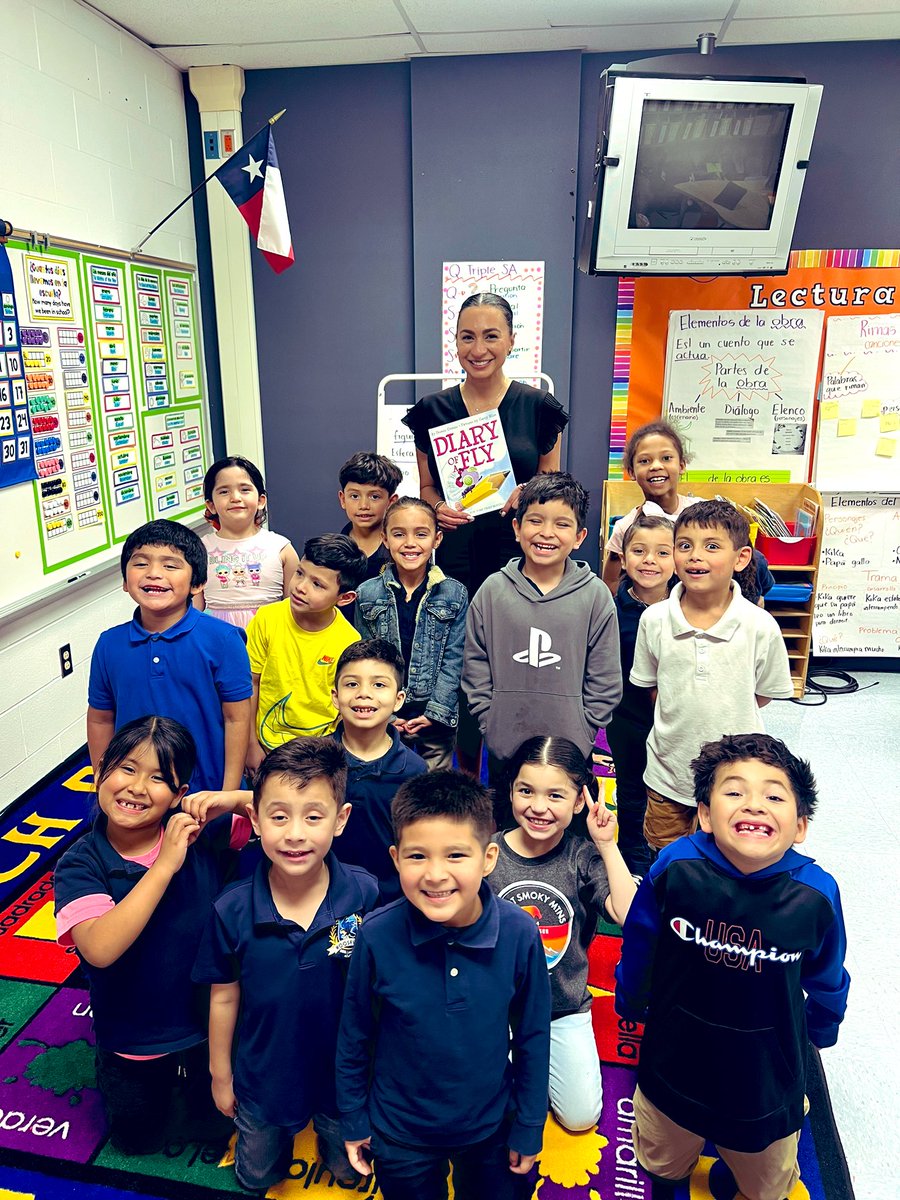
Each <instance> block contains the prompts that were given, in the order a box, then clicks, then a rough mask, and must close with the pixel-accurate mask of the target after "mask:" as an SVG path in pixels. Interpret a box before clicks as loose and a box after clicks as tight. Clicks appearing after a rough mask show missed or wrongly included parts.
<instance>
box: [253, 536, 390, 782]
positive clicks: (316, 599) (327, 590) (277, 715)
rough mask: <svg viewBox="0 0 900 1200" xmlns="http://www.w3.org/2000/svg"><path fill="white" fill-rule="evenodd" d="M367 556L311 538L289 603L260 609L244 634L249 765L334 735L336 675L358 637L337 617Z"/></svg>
mask: <svg viewBox="0 0 900 1200" xmlns="http://www.w3.org/2000/svg"><path fill="white" fill-rule="evenodd" d="M365 569H366V556H365V554H364V553H363V552H362V550H360V549H359V547H358V546H357V545H356V544H355V543H354V542H352V541H351V540H350V538H348V537H345V536H344V535H343V534H340V533H326V534H323V535H322V536H321V537H316V538H310V539H309V541H308V542H307V543H306V545H305V546H304V547H303V554H302V556H301V558H300V563H299V565H298V567H297V570H296V573H295V574H294V577H293V578H292V580H291V583H290V592H289V594H288V597H287V599H285V600H281V601H279V602H277V603H275V604H265V605H263V607H262V608H260V609H259V611H258V612H257V614H256V616H255V617H254V618H253V620H252V621H251V622H250V624H249V625H248V626H247V650H248V651H249V654H250V667H251V670H252V672H253V699H252V702H251V710H252V715H253V724H254V732H255V737H253V738H251V742H250V753H249V755H248V758H247V765H248V767H250V768H251V769H253V770H255V769H256V767H258V766H259V764H260V763H261V762H262V760H263V756H264V755H265V754H266V753H268V751H270V750H273V749H274V748H275V747H276V746H281V745H283V744H284V743H285V742H288V741H290V740H291V739H292V738H295V737H314V736H319V735H323V734H327V733H331V732H332V731H333V730H334V728H335V726H336V725H337V720H338V718H337V712H336V710H335V707H334V704H333V703H332V698H331V696H332V689H333V686H334V667H335V663H336V662H337V660H338V659H339V658H340V656H341V653H342V652H343V651H344V650H345V649H346V648H347V646H349V645H350V644H351V642H355V641H357V640H358V639H359V634H358V633H357V632H356V630H355V629H354V628H353V626H352V625H351V624H350V623H349V621H347V620H346V618H345V617H343V616H342V615H341V613H340V612H338V609H339V608H344V607H346V605H348V604H351V603H352V602H353V600H354V598H355V596H356V589H357V587H359V584H360V581H361V580H362V578H363V574H364V572H365Z"/></svg>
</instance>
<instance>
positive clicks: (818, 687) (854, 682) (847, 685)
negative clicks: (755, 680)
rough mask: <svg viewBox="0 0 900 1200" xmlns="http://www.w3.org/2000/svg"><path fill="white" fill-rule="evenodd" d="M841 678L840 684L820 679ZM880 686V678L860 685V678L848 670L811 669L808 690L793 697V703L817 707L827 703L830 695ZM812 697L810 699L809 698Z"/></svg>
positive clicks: (808, 677)
mask: <svg viewBox="0 0 900 1200" xmlns="http://www.w3.org/2000/svg"><path fill="white" fill-rule="evenodd" d="M823 678H826V679H840V680H841V681H842V682H841V683H839V684H833V683H819V682H818V680H819V679H823ZM877 686H878V680H877V679H875V680H873V682H872V683H866V684H863V686H862V687H861V686H860V683H859V680H858V679H854V678H853V676H852V675H848V674H847V672H846V671H837V670H834V669H832V670H830V671H829V670H824V669H819V670H815V671H810V672H809V674H808V675H807V677H806V690H805V691H804V693H803V695H802V696H801V697H800V698H799V699H798V698H797V697H794V698H792V700H791V704H799V705H800V706H801V707H802V708H816V707H818V706H819V705H821V704H825V703H826V702H827V700H828V697H829V696H850V695H852V694H853V693H854V692H864V691H865V690H866V688H872V687H877ZM807 697H810V699H807Z"/></svg>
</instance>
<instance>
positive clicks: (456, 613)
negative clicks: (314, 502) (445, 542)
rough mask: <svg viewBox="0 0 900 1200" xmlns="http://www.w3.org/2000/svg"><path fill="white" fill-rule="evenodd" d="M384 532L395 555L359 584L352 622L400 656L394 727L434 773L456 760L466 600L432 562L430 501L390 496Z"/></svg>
mask: <svg viewBox="0 0 900 1200" xmlns="http://www.w3.org/2000/svg"><path fill="white" fill-rule="evenodd" d="M382 537H383V538H384V544H385V546H386V547H387V550H388V553H389V554H390V556H391V560H392V561H391V562H390V563H388V564H387V565H386V566H385V567H384V569H383V570H382V572H381V574H380V575H379V576H377V578H375V579H367V580H365V582H364V583H362V584H361V585H360V588H359V590H358V591H357V593H356V611H355V614H354V623H355V625H356V628H357V629H358V630H359V632H360V634H361V635H362V636H363V637H364V638H385V639H386V640H387V641H389V642H392V643H393V644H394V645H395V646H396V647H397V649H398V650H399V651H400V653H401V654H402V655H403V661H404V662H405V663H406V680H405V691H406V699H405V701H404V703H403V707H402V708H401V709H400V711H399V713H398V714H397V720H396V728H397V730H398V732H399V734H400V736H401V737H402V738H403V740H404V741H405V742H406V743H407V745H410V746H412V747H413V748H414V749H415V750H417V751H418V752H419V754H421V755H422V757H423V758H424V759H425V761H426V763H427V764H428V769H429V770H430V771H437V770H440V769H443V768H445V767H449V766H450V763H451V761H452V758H453V746H454V742H455V740H456V724H457V718H458V697H459V679H460V675H461V674H462V661H463V646H464V644H465V638H466V609H467V608H468V606H469V601H468V597H467V595H466V589H465V588H464V587H463V585H462V584H461V583H458V582H457V581H456V580H455V579H448V578H447V576H446V575H445V574H444V573H443V571H442V570H441V569H440V567H436V566H434V564H433V563H432V561H431V556H432V554H433V552H434V550H435V548H436V547H437V546H439V545H440V542H441V531H440V529H438V525H437V520H436V518H435V515H434V509H433V508H432V507H431V505H430V504H427V503H426V502H425V501H424V500H420V499H419V498H418V496H402V497H401V498H400V499H399V500H395V501H394V503H393V504H392V505H391V506H390V508H389V509H388V510H387V512H386V513H385V517H384V530H383V533H382Z"/></svg>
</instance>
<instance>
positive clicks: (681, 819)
mask: <svg viewBox="0 0 900 1200" xmlns="http://www.w3.org/2000/svg"><path fill="white" fill-rule="evenodd" d="M696 830H697V810H696V808H692V807H691V806H690V805H688V804H679V802H678V801H677V800H669V799H668V798H667V797H666V796H661V795H660V794H659V792H654V790H653V788H649V787H648V788H647V811H646V813H645V814H644V838H645V840H646V842H647V844H648V845H649V846H652V847H653V849H654V850H662V848H663V846H668V845H669V844H670V842H674V841H675V839H676V838H680V837H682V836H683V835H684V834H691V833H695V832H696Z"/></svg>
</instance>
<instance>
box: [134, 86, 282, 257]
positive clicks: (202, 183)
mask: <svg viewBox="0 0 900 1200" xmlns="http://www.w3.org/2000/svg"><path fill="white" fill-rule="evenodd" d="M286 112H287V109H286V108H283V109H282V110H281V112H277V113H275V115H274V116H273V117H269V119H268V121H266V123H265V124H264V125H260V127H259V129H257V131H256V133H254V134H251V135H250V137H248V138H246V139H245V140H244V142H243V143H242V144H241V145H240V146H239V147H238V149H237V150H235V152H234V154H230V155H229V156H228V158H226V159H225V162H223V163H221V164H220V165H219V166H218V167H216V169H215V171H213V172H212V174H211V175H207V176H206V178H205V179H202V180H201V181H200V183H198V184H197V186H196V187H195V188H194V190H193V191H192V192H189V193H188V195H187V196H185V198H184V199H183V200H181V201H179V203H178V204H176V205H175V207H174V208H173V209H172V211H171V212H170V213H166V215H165V216H164V217H163V219H162V220H161V221H160V222H158V224H156V225H154V226H153V228H152V229H151V230H150V232H149V233H148V234H145V236H144V237H142V238H141V240H140V241H139V242H138V244H137V245H136V246H135V247H134V249H133V250H132V251H131V255H132V257H134V255H136V254H140V252H141V247H142V246H143V245H144V244H145V243H146V242H149V241H150V239H151V238H152V237H153V235H154V233H156V231H157V229H162V227H163V225H165V223H166V221H168V220H169V218H170V217H174V216H175V214H176V213H177V212H178V210H179V209H180V208H184V206H185V204H187V202H188V200H193V198H194V196H196V195H197V193H198V192H199V191H200V190H201V189H202V188H205V187H206V185H207V184H208V183H209V181H210V180H211V179H215V177H216V176H217V175H218V173H219V172H220V171H221V170H222V167H224V166H225V165H226V164H227V163H229V162H231V160H232V159H233V158H234V157H235V155H236V154H240V152H241V150H243V148H244V146H246V144H247V142H252V141H253V139H254V138H255V137H256V136H257V135H258V134H260V133H262V131H263V130H264V129H265V127H266V125H274V124H275V122H276V121H280V120H281V118H282V117H283V116H284V114H285V113H286Z"/></svg>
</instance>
